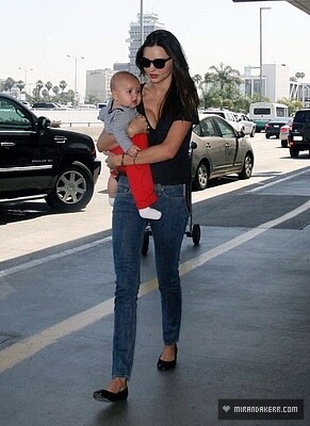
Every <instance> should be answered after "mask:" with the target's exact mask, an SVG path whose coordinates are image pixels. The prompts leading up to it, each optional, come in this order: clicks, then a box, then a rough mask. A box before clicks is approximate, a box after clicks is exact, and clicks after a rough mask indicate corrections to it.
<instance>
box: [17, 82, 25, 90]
mask: <svg viewBox="0 0 310 426" xmlns="http://www.w3.org/2000/svg"><path fill="white" fill-rule="evenodd" d="M16 87H18V88H19V90H20V91H22V90H23V89H24V87H25V83H24V82H23V81H22V80H19V81H18V82H17V83H16Z"/></svg>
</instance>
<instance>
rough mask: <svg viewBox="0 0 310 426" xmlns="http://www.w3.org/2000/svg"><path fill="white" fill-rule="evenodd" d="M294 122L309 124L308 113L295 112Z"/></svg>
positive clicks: (309, 113)
mask: <svg viewBox="0 0 310 426" xmlns="http://www.w3.org/2000/svg"><path fill="white" fill-rule="evenodd" d="M294 121H296V122H297V123H310V111H297V112H296V115H295V118H294Z"/></svg>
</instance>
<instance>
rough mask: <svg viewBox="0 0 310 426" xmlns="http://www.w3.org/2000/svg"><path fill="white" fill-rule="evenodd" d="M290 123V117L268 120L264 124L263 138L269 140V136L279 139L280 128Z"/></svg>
mask: <svg viewBox="0 0 310 426" xmlns="http://www.w3.org/2000/svg"><path fill="white" fill-rule="evenodd" d="M289 121H290V117H281V118H275V119H273V120H269V121H268V123H266V124H265V137H266V139H269V138H270V137H271V136H275V137H276V138H279V137H280V128H281V127H282V126H284V125H285V124H287V123H288V122H289Z"/></svg>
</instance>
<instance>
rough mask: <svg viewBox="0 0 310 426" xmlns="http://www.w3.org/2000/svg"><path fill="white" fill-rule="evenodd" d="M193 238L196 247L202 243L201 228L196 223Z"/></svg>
mask: <svg viewBox="0 0 310 426" xmlns="http://www.w3.org/2000/svg"><path fill="white" fill-rule="evenodd" d="M192 238H193V243H194V245H195V246H198V244H199V241H200V226H199V224H198V223H195V225H193V230H192Z"/></svg>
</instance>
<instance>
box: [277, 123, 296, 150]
mask: <svg viewBox="0 0 310 426" xmlns="http://www.w3.org/2000/svg"><path fill="white" fill-rule="evenodd" d="M292 123H293V117H292V118H291V119H290V120H289V121H288V122H287V123H286V124H284V126H282V127H280V141H281V146H282V148H287V147H288V137H289V134H290V130H291V129H292Z"/></svg>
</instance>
